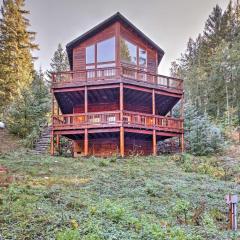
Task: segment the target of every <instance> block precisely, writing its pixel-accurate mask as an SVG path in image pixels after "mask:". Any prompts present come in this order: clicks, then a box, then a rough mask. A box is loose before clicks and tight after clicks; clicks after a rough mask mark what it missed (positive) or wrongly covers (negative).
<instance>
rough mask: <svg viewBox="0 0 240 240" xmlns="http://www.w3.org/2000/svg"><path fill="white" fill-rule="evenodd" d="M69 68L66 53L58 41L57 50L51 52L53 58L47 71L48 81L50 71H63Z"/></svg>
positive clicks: (49, 80)
mask: <svg viewBox="0 0 240 240" xmlns="http://www.w3.org/2000/svg"><path fill="white" fill-rule="evenodd" d="M68 70H69V62H68V57H67V53H66V51H65V50H63V48H62V45H61V44H60V43H59V44H58V47H57V50H56V51H55V52H54V54H53V58H52V59H51V63H50V70H48V71H47V75H48V82H51V78H52V73H54V72H64V71H68Z"/></svg>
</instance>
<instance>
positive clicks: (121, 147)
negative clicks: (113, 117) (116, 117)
mask: <svg viewBox="0 0 240 240" xmlns="http://www.w3.org/2000/svg"><path fill="white" fill-rule="evenodd" d="M119 91H120V95H119V96H120V101H119V104H120V106H119V108H120V122H121V127H120V155H121V157H124V127H123V109H124V105H123V104H124V103H123V83H120V89H119Z"/></svg>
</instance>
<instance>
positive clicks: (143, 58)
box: [139, 48, 147, 67]
mask: <svg viewBox="0 0 240 240" xmlns="http://www.w3.org/2000/svg"><path fill="white" fill-rule="evenodd" d="M139 65H140V66H141V67H145V66H146V65H147V52H146V50H144V49H141V48H139Z"/></svg>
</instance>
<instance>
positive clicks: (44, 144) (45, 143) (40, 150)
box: [32, 126, 51, 155]
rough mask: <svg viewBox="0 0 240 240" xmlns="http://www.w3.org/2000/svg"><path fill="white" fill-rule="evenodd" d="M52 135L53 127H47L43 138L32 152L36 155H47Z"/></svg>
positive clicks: (40, 138)
mask: <svg viewBox="0 0 240 240" xmlns="http://www.w3.org/2000/svg"><path fill="white" fill-rule="evenodd" d="M50 135H51V126H46V127H44V128H43V130H42V133H41V136H40V137H39V139H38V140H37V142H36V144H35V148H34V150H33V151H32V153H34V154H37V155H38V154H47V153H48V152H49V147H50Z"/></svg>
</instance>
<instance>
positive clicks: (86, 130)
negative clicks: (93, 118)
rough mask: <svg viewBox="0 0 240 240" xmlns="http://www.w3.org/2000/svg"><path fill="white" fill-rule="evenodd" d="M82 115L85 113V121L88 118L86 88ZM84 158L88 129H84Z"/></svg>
mask: <svg viewBox="0 0 240 240" xmlns="http://www.w3.org/2000/svg"><path fill="white" fill-rule="evenodd" d="M84 113H85V120H86V121H87V119H88V116H87V113H88V89H87V86H85V88H84ZM84 156H88V129H87V128H85V129H84Z"/></svg>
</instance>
